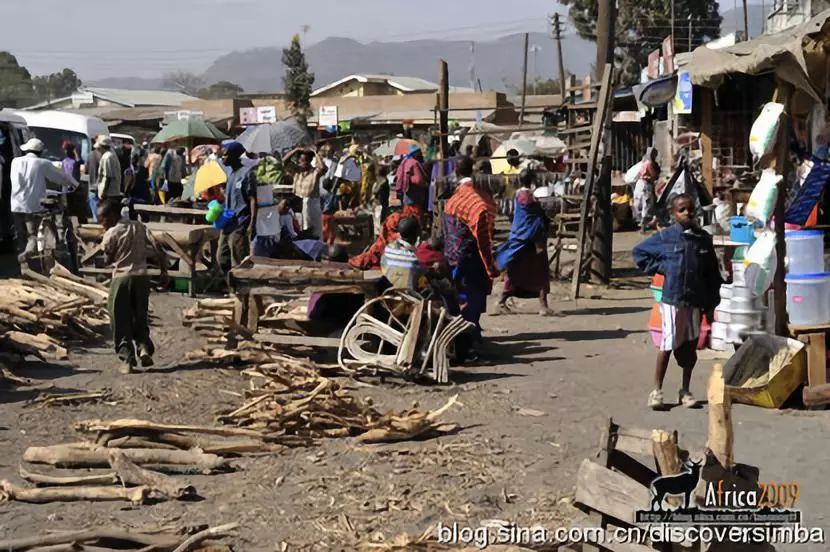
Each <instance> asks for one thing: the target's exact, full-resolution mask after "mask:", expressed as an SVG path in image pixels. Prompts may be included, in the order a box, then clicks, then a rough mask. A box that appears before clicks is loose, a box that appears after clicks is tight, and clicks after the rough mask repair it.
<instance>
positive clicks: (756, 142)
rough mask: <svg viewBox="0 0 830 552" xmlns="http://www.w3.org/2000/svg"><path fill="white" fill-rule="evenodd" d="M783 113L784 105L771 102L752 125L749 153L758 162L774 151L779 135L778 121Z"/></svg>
mask: <svg viewBox="0 0 830 552" xmlns="http://www.w3.org/2000/svg"><path fill="white" fill-rule="evenodd" d="M783 112H784V105H783V104H780V103H773V102H770V103H768V104H766V105H765V106H764V108H763V109H762V110H761V114H760V115H758V118H757V119H755V122H754V123H752V129H751V130H750V131H749V151H750V152H751V153H752V156H753V157H754V158H755V159H756V160H758V159H759V158H761V157H763V156H764V155H766V154H768V153H769V152H771V151H772V148H773V146H774V145H775V135H776V134H777V133H778V121H779V120H780V118H781V114H782V113H783Z"/></svg>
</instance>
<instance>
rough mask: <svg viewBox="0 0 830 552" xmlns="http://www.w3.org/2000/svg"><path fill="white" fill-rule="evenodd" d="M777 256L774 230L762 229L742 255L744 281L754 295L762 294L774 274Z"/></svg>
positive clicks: (770, 282)
mask: <svg viewBox="0 0 830 552" xmlns="http://www.w3.org/2000/svg"><path fill="white" fill-rule="evenodd" d="M776 264H777V257H776V255H775V232H774V231H773V230H764V231H763V232H762V233H761V236H760V237H759V238H758V239H757V240H755V243H753V244H752V246H750V248H749V250H747V252H746V254H745V255H744V266H746V270H745V272H744V281H745V285H746V287H748V288H750V289H751V290H752V292H753V293H754V294H755V295H756V296H759V295H763V294H764V292H765V291H766V290H767V289H768V288H769V286H770V285H771V284H772V279H773V277H774V276H775V267H776Z"/></svg>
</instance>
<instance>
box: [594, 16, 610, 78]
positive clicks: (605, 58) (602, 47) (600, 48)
mask: <svg viewBox="0 0 830 552" xmlns="http://www.w3.org/2000/svg"><path fill="white" fill-rule="evenodd" d="M598 1H599V4H598V6H597V64H596V72H597V78H598V79H602V72H603V71H604V70H605V64H606V63H610V64H611V65H612V66H613V64H614V56H613V46H610V45H611V44H612V43H613V36H612V34H613V30H612V28H613V24H614V14H613V12H612V10H613V9H614V2H612V1H611V0H598ZM609 46H610V47H609ZM609 50H610V51H611V52H612V54H611V55H610V56H609Z"/></svg>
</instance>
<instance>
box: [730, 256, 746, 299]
mask: <svg viewBox="0 0 830 552" xmlns="http://www.w3.org/2000/svg"><path fill="white" fill-rule="evenodd" d="M745 270H746V267H745V266H744V261H743V260H740V261H732V287H733V288H735V287H737V286H740V287H744V285H745V284H746V280H745V279H744V271H745ZM734 295H735V290H734V289H733V290H732V296H733V297H734Z"/></svg>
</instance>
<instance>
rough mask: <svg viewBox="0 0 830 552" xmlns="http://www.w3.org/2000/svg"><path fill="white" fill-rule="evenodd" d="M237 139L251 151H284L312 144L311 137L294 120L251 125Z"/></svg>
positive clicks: (270, 152)
mask: <svg viewBox="0 0 830 552" xmlns="http://www.w3.org/2000/svg"><path fill="white" fill-rule="evenodd" d="M236 141H237V142H239V143H240V144H242V145H243V146H244V147H245V149H246V150H247V151H249V152H251V153H268V154H272V153H274V152H283V151H286V150H290V149H292V148H295V147H297V146H307V145H310V144H311V137H310V136H309V135H308V132H306V131H305V129H303V128H302V127H300V126H299V125H298V124H297V123H296V122H294V121H279V122H277V123H270V124H264V125H256V126H250V127H248V128H247V129H245V132H243V133H242V134H240V135H239V136H238V137H237V138H236Z"/></svg>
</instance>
